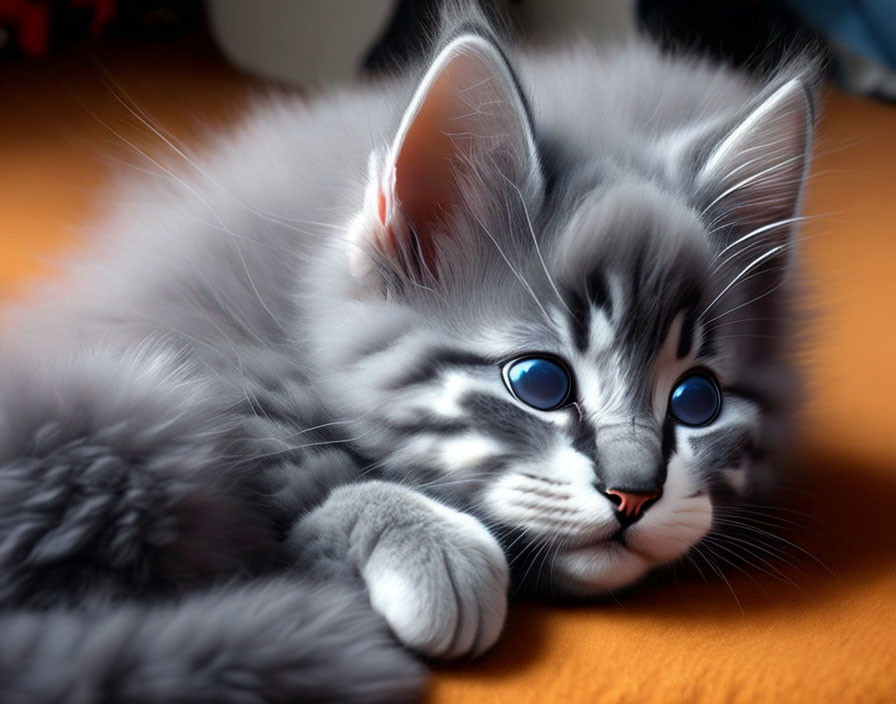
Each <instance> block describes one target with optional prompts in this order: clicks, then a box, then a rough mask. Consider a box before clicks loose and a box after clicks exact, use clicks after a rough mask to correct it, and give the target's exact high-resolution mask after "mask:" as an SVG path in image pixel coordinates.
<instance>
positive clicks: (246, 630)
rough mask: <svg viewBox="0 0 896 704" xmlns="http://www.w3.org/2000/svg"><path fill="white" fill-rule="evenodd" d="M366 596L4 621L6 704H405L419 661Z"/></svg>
mask: <svg viewBox="0 0 896 704" xmlns="http://www.w3.org/2000/svg"><path fill="white" fill-rule="evenodd" d="M365 601H366V599H365V597H364V594H363V593H361V592H360V590H358V589H356V588H355V589H352V588H347V587H343V586H340V585H332V584H328V585H318V586H314V585H310V584H308V583H305V582H302V581H298V580H295V579H286V578H277V579H268V580H262V581H255V582H252V583H250V584H247V585H244V586H228V587H219V588H216V589H213V590H211V591H208V592H205V593H200V594H193V595H191V596H189V597H187V598H184V599H182V600H178V601H176V602H171V603H167V604H162V603H157V604H155V605H153V606H148V605H145V604H136V603H124V604H118V605H114V606H113V605H108V604H107V605H97V606H94V607H90V606H89V605H87V606H85V607H82V608H79V609H77V610H72V609H59V608H53V609H49V610H47V611H39V612H19V613H13V614H11V615H3V614H2V613H0V682H2V683H3V684H2V691H0V700H2V701H3V702H5V703H7V704H100V703H102V702H129V703H130V704H210V703H212V702H214V703H215V704H245V703H246V702H255V703H257V704H278V703H279V704H283V703H285V702H322V703H323V702H332V703H334V704H335V703H337V702H339V703H343V702H345V703H351V704H374V703H377V704H395V703H398V702H411V701H417V700H418V699H419V697H420V694H421V690H422V689H423V685H424V682H425V671H424V668H423V667H421V666H420V664H419V663H417V662H415V661H414V659H413V658H412V657H411V656H410V655H409V654H408V653H406V652H404V651H402V649H401V648H400V647H398V645H397V644H396V643H395V642H394V640H393V639H392V637H391V636H390V634H389V632H388V628H387V627H386V624H385V623H384V622H383V620H382V618H380V617H379V615H377V614H375V613H373V612H372V611H371V610H370V607H369V606H367V605H366V603H365Z"/></svg>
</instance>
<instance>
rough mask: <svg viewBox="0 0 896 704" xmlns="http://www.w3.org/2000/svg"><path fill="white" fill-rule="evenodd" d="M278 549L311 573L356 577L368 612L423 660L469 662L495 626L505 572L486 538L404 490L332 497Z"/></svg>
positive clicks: (344, 490) (461, 516)
mask: <svg viewBox="0 0 896 704" xmlns="http://www.w3.org/2000/svg"><path fill="white" fill-rule="evenodd" d="M286 547H287V550H289V551H290V553H291V556H292V557H293V558H294V559H296V560H298V561H299V562H303V561H311V562H313V566H314V569H316V570H317V571H318V572H323V573H326V574H333V573H338V572H339V571H341V570H344V569H346V568H348V569H351V570H355V571H357V572H358V573H360V575H361V576H362V578H363V580H364V582H365V583H366V584H367V588H368V591H369V594H370V601H371V604H372V605H373V607H374V608H375V609H376V610H377V611H379V612H380V613H381V614H382V615H383V616H384V617H385V618H386V620H387V621H388V622H389V625H390V626H391V627H392V630H393V631H394V632H395V634H396V635H397V636H398V638H399V639H400V640H401V641H402V642H403V643H405V645H407V646H408V647H410V648H413V649H414V650H416V651H418V652H420V653H423V654H425V655H428V656H435V657H458V656H461V655H466V654H474V655H475V654H479V653H481V652H483V651H485V650H486V649H488V648H489V647H490V646H491V645H493V644H494V642H495V641H496V640H497V638H498V636H499V635H500V632H501V629H502V627H503V625H504V619H505V616H506V612H507V588H508V582H509V578H508V568H507V562H506V560H505V558H504V554H503V553H502V551H501V548H500V546H499V545H498V543H497V541H496V540H495V538H494V537H492V535H491V534H490V533H489V532H488V530H486V528H485V527H484V526H483V525H482V524H481V523H479V521H477V520H476V519H475V518H473V517H472V516H470V515H468V514H465V513H461V512H459V511H456V510H454V509H451V508H448V507H447V506H445V505H443V504H440V503H438V502H436V501H434V500H432V499H430V498H428V497H425V496H423V495H422V494H420V493H418V492H416V491H413V490H411V489H408V488H406V487H402V486H399V485H396V484H390V483H386V482H375V481H372V482H363V483H358V484H350V485H348V486H344V487H340V488H338V489H336V490H335V491H334V492H333V493H332V494H331V495H330V497H329V498H328V499H327V501H326V502H324V503H323V504H322V505H321V506H320V507H318V508H317V509H315V510H314V511H312V512H311V513H310V514H308V515H307V516H305V517H304V518H303V519H301V520H300V521H299V522H298V523H297V524H296V526H294V528H293V529H292V531H291V533H290V535H289V537H288V539H287V543H286Z"/></svg>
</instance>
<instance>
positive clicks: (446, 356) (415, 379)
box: [389, 347, 495, 391]
mask: <svg viewBox="0 0 896 704" xmlns="http://www.w3.org/2000/svg"><path fill="white" fill-rule="evenodd" d="M493 366H495V362H494V360H491V359H488V358H486V357H483V356H481V355H478V354H475V353H473V352H467V351H465V350H456V349H451V348H444V347H439V348H435V349H431V350H429V351H428V352H426V353H424V354H423V355H421V357H420V358H419V360H418V361H417V362H416V363H415V364H414V366H413V369H411V371H409V372H408V373H407V374H405V375H403V376H400V377H399V378H398V379H395V380H394V381H393V382H392V383H391V384H390V385H389V388H390V389H391V390H393V391H394V390H396V389H401V388H404V387H405V386H413V385H415V384H423V383H426V382H428V381H431V380H432V379H434V378H435V377H436V376H438V375H439V374H441V373H442V372H444V371H445V370H446V369H449V368H452V367H493Z"/></svg>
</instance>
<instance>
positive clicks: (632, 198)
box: [555, 181, 708, 277]
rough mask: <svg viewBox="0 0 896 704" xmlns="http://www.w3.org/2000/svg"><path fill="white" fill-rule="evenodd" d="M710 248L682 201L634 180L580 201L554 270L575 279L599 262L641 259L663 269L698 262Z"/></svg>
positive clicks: (619, 264)
mask: <svg viewBox="0 0 896 704" xmlns="http://www.w3.org/2000/svg"><path fill="white" fill-rule="evenodd" d="M707 247H708V242H707V240H706V236H705V231H704V228H703V225H702V223H701V222H700V220H699V218H698V216H697V214H696V213H695V212H694V210H693V209H692V208H691V207H690V206H689V205H688V204H687V203H686V202H685V201H684V200H683V199H682V198H680V197H678V196H677V195H676V194H673V193H670V192H668V191H666V190H664V189H662V188H660V187H659V186H657V185H655V184H653V183H650V182H638V181H634V182H627V183H621V184H618V185H613V186H609V187H600V188H597V189H595V190H594V191H592V192H591V193H589V194H588V195H587V196H586V197H584V198H583V199H582V200H581V201H580V204H579V205H578V207H577V208H576V209H575V212H574V213H573V215H572V216H571V217H570V218H569V220H568V221H567V222H566V223H565V224H564V225H563V226H562V228H561V232H560V235H559V239H558V242H557V247H556V257H555V266H556V267H557V269H558V273H559V274H561V275H563V274H565V275H567V276H571V277H574V276H576V275H577V274H581V273H583V270H585V269H587V270H590V269H592V268H593V266H594V264H595V263H596V262H601V263H603V264H604V265H605V266H607V267H628V266H631V265H632V264H633V263H634V262H635V260H636V259H637V258H638V257H639V256H642V255H650V256H652V257H654V258H656V263H658V264H660V263H662V262H666V263H669V264H671V263H673V262H674V261H675V260H679V259H682V258H684V259H686V260H687V259H692V260H699V259H700V257H701V253H704V252H705V251H706V249H707ZM695 263H696V261H695Z"/></svg>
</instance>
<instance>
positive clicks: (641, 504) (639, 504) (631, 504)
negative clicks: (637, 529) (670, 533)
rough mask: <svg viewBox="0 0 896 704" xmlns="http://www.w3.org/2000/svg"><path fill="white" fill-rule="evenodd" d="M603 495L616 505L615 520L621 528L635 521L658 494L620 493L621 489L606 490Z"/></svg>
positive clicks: (653, 501)
mask: <svg viewBox="0 0 896 704" xmlns="http://www.w3.org/2000/svg"><path fill="white" fill-rule="evenodd" d="M604 495H605V496H606V497H607V498H608V499H609V500H610V501H612V502H613V503H614V504H616V518H617V519H618V520H619V522H620V523H621V524H622V525H623V526H628V525H631V524H632V523H634V522H635V521H637V520H638V519H639V518H641V516H643V515H644V513H645V512H646V511H647V509H648V508H650V506H652V505H653V504H654V503H655V501H656V499H658V498H659V496H660V494H659V492H640V491H622V490H621V489H607V490H606V491H605V492H604Z"/></svg>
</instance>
